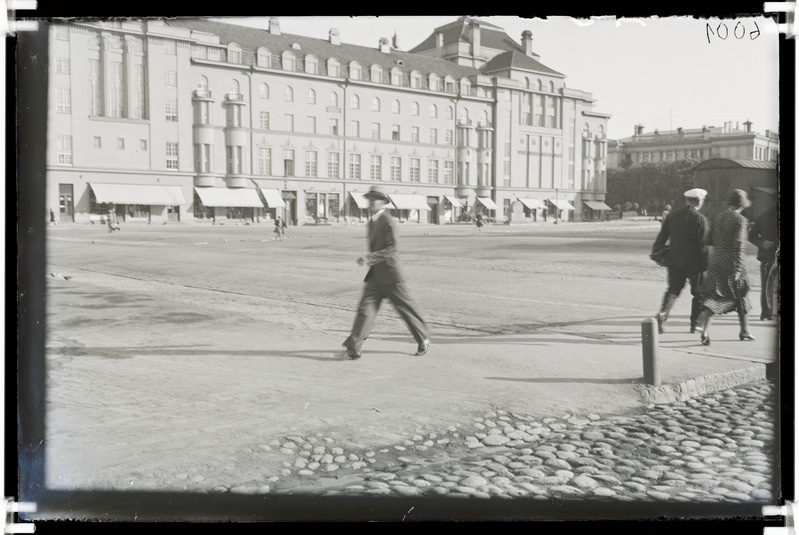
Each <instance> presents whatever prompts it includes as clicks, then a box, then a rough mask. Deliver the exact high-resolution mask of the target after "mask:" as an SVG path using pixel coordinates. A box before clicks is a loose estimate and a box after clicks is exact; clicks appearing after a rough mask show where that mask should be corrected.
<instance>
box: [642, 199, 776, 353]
mask: <svg viewBox="0 0 799 535" xmlns="http://www.w3.org/2000/svg"><path fill="white" fill-rule="evenodd" d="M684 196H685V206H683V207H681V208H678V209H676V210H674V211H672V212H670V213H669V214H668V215H667V216H666V217H665V218H664V220H663V223H662V226H661V229H660V232H659V233H658V236H657V238H656V239H655V242H654V244H653V245H652V253H653V255H655V254H656V253H657V252H659V251H663V250H664V248H665V247H668V253H667V261H666V265H667V268H668V288H667V290H666V292H665V294H664V295H663V301H662V303H661V306H660V310H659V311H658V312H657V314H656V315H655V319H656V320H657V324H658V332H660V333H663V332H664V325H665V324H666V321H667V320H668V318H669V313H670V311H671V309H672V307H673V306H674V303H675V301H676V300H677V298H678V297H679V295H680V293H681V292H682V290H683V288H685V284H686V281H687V282H688V284H689V285H690V287H691V295H692V296H693V299H692V301H691V316H690V318H691V323H690V331H691V332H692V333H697V332H698V333H700V341H701V343H702V344H703V345H710V323H711V318H712V317H713V316H714V315H717V314H726V313H729V312H732V311H735V312H737V314H738V323H739V327H740V330H739V332H738V338H739V339H740V340H741V341H750V340H754V339H755V338H754V336H752V333H751V332H750V331H749V322H748V312H749V311H750V310H751V309H752V304H751V301H750V299H749V291H750V283H749V274H748V273H747V269H746V263H745V256H744V251H745V247H746V242H747V241H751V242H752V243H754V244H755V245H757V247H758V256H757V258H758V260H759V261H760V266H761V269H760V274H761V288H762V289H761V315H760V319H761V320H764V321H765V320H770V319H772V317H773V313H772V310H773V307H774V306H775V305H776V303H773V302H772V301H773V299H769V296H768V286H769V285H768V281H769V276H770V275H771V276H774V273H775V272H776V268H777V266H776V265H775V259H776V256H777V251H778V249H779V238H778V225H777V211H776V207H774V208H772V209H771V210H769V211H767V212H765V213H764V214H763V215H761V216H760V217H759V218H758V219H757V220H756V221H755V222H754V223H753V224H751V225H750V224H749V222H748V219H747V218H746V217H745V216H744V215H743V214H742V213H741V212H742V211H743V210H744V209H746V208H748V207H749V206H750V205H751V202H750V201H749V199H748V197H747V195H746V192H745V191H743V190H740V189H736V190H733V191H732V192H731V193H730V195H729V198H728V199H727V210H725V211H723V212H721V213H720V214H719V215H718V216H716V218H715V219H714V220H713V222H712V224H710V223H709V222H708V221H707V218H706V217H705V216H704V215H702V214H701V213H700V212H699V210H700V209H701V208H702V205H703V204H704V201H705V198H706V197H707V191H705V190H703V189H701V188H694V189H691V190H688V191H686V192H685V193H684ZM710 247H712V252H711V250H710ZM653 257H654V256H653Z"/></svg>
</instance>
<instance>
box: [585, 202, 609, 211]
mask: <svg viewBox="0 0 799 535" xmlns="http://www.w3.org/2000/svg"><path fill="white" fill-rule="evenodd" d="M583 202H584V203H585V205H586V206H587V207H589V208H590V209H591V210H612V208H611V207H610V206H608V205H607V204H605V203H603V202H602V201H583Z"/></svg>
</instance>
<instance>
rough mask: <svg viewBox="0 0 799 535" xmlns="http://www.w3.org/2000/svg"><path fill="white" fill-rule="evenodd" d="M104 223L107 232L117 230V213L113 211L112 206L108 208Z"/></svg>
mask: <svg viewBox="0 0 799 535" xmlns="http://www.w3.org/2000/svg"><path fill="white" fill-rule="evenodd" d="M106 223H107V224H108V232H109V233H111V232H114V231H115V230H119V224H118V223H117V215H116V213H115V212H114V209H113V208H110V209H109V210H108V216H107V217H106Z"/></svg>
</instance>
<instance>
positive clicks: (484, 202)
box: [474, 197, 499, 221]
mask: <svg viewBox="0 0 799 535" xmlns="http://www.w3.org/2000/svg"><path fill="white" fill-rule="evenodd" d="M498 209H499V207H498V206H497V205H496V203H495V202H494V201H492V200H491V199H490V198H488V197H475V203H474V215H475V217H476V216H477V214H482V216H483V221H493V220H494V219H495V218H496V217H497V210H498Z"/></svg>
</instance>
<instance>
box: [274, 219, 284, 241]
mask: <svg viewBox="0 0 799 535" xmlns="http://www.w3.org/2000/svg"><path fill="white" fill-rule="evenodd" d="M274 233H275V239H276V240H278V241H283V224H282V223H281V220H280V218H279V217H278V218H276V219H275V228H274Z"/></svg>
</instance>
